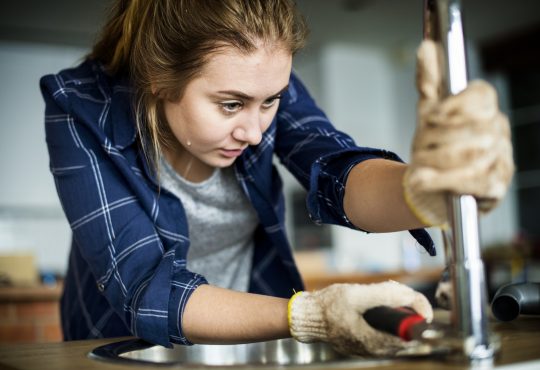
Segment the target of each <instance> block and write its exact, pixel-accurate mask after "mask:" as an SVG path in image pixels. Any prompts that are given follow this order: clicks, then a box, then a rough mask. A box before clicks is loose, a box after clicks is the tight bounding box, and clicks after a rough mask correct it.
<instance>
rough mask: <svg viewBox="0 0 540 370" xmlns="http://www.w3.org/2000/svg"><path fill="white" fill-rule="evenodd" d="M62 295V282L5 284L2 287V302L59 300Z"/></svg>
mask: <svg viewBox="0 0 540 370" xmlns="http://www.w3.org/2000/svg"><path fill="white" fill-rule="evenodd" d="M61 295H62V284H60V283H59V284H56V285H52V286H47V285H29V286H7V287H6V286H3V287H0V303H4V302H38V301H39V302H44V301H58V300H59V299H60V296H61Z"/></svg>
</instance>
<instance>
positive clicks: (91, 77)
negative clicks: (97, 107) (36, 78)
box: [40, 59, 125, 106]
mask: <svg viewBox="0 0 540 370" xmlns="http://www.w3.org/2000/svg"><path fill="white" fill-rule="evenodd" d="M124 85H125V84H123V79H121V78H118V77H115V76H112V75H110V74H108V73H107V71H106V69H105V67H104V66H103V64H101V63H100V62H98V61H95V60H91V59H86V60H84V61H83V62H82V63H80V64H79V65H77V66H75V67H71V68H67V69H63V70H61V71H59V72H58V73H53V74H47V75H45V76H43V77H41V79H40V88H41V92H42V94H43V96H44V97H45V98H46V97H47V96H49V97H51V98H52V99H53V100H55V101H57V103H60V104H61V103H62V102H64V103H65V102H69V103H70V104H69V105H70V106H74V103H77V102H78V103H83V102H86V103H94V104H105V103H107V102H108V101H110V100H111V96H112V95H113V93H114V92H115V91H116V90H118V89H119V88H121V87H122V86H124ZM124 87H125V86H124ZM75 105H77V104H75Z"/></svg>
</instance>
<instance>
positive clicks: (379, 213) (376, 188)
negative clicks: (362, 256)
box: [343, 159, 425, 232]
mask: <svg viewBox="0 0 540 370" xmlns="http://www.w3.org/2000/svg"><path fill="white" fill-rule="evenodd" d="M406 169H407V165H406V164H403V163H400V162H396V161H391V160H386V159H370V160H367V161H363V162H361V163H359V164H357V165H356V166H355V167H354V168H353V169H352V170H351V172H350V173H349V177H348V178H347V182H346V185H345V196H344V198H343V207H344V209H345V213H346V215H347V217H348V218H349V220H350V221H351V222H352V223H353V224H354V225H356V226H357V227H358V228H360V229H362V230H367V231H372V232H391V231H400V230H410V229H417V228H421V227H425V225H423V224H422V223H421V222H420V221H419V220H418V219H417V218H416V217H415V216H414V214H413V213H412V212H411V210H410V208H409V207H408V206H407V204H406V203H405V199H404V196H403V185H402V184H403V175H404V174H405V170H406Z"/></svg>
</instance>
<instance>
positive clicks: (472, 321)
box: [424, 0, 497, 360]
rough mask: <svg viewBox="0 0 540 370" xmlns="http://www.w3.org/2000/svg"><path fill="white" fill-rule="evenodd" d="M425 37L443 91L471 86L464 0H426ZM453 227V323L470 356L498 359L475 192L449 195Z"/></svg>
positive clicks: (449, 244)
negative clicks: (435, 50)
mask: <svg viewBox="0 0 540 370" xmlns="http://www.w3.org/2000/svg"><path fill="white" fill-rule="evenodd" d="M424 38H430V39H433V40H434V41H436V42H438V44H439V45H440V48H439V63H441V65H443V66H444V68H443V85H444V86H443V91H445V92H446V93H447V94H448V95H455V94H458V93H459V92H461V91H462V90H464V89H465V88H466V87H467V60H466V52H465V42H464V35H463V24H462V18H461V3H460V1H459V0H424ZM447 204H448V211H449V217H448V219H449V226H450V227H449V229H447V230H444V231H443V233H444V235H443V239H444V241H445V252H446V259H447V265H448V268H449V272H450V277H451V281H452V287H453V289H452V291H453V293H452V294H453V297H452V299H451V301H452V308H451V314H452V316H451V320H452V327H453V329H454V332H455V334H456V335H457V336H458V338H459V339H460V340H461V342H462V346H461V351H462V355H464V356H465V357H466V358H468V359H470V360H481V359H489V358H492V357H493V356H494V354H495V352H496V349H497V345H496V344H495V340H494V336H493V335H491V333H490V332H489V325H488V310H487V308H488V300H487V293H486V284H485V273H484V264H483V262H482V259H481V254H480V241H479V240H480V239H479V234H478V230H479V227H478V207H477V204H476V200H475V198H474V197H473V196H471V195H449V196H448V202H447Z"/></svg>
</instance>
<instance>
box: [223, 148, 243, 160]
mask: <svg viewBox="0 0 540 370" xmlns="http://www.w3.org/2000/svg"><path fill="white" fill-rule="evenodd" d="M219 151H220V153H221V155H223V156H224V157H227V158H236V157H240V155H242V152H243V151H244V150H243V149H220V150H219Z"/></svg>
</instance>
